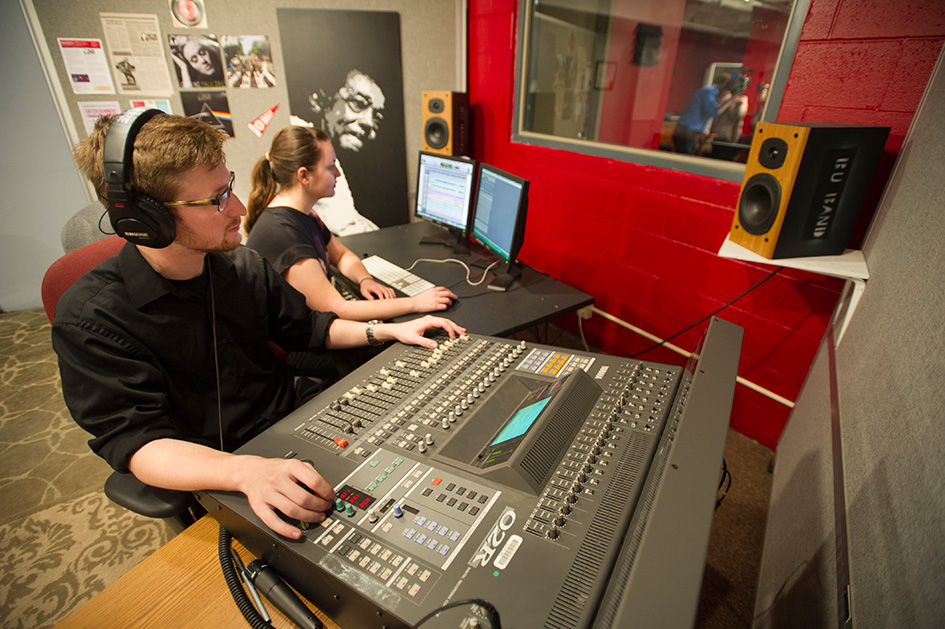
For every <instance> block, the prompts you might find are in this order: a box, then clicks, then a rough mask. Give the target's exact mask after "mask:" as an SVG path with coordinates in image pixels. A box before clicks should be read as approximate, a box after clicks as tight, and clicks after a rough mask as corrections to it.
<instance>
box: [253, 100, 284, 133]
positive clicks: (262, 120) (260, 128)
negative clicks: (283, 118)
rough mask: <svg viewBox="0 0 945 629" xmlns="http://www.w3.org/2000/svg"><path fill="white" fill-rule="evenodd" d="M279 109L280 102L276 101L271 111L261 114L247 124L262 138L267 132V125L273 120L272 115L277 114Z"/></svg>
mask: <svg viewBox="0 0 945 629" xmlns="http://www.w3.org/2000/svg"><path fill="white" fill-rule="evenodd" d="M277 109H279V104H278V103H276V105H275V107H273V108H272V109H270V110H269V111H267V112H265V113H263V114H262V115H261V116H259V117H258V118H256V119H255V120H253V121H252V122H250V123H249V124H247V125H246V126H247V127H249V130H250V131H252V132H253V133H255V134H256V137H258V138H261V137H262V135H263V133H265V132H266V127H268V126H269V123H270V122H272V117H273V116H275V115H276V110H277Z"/></svg>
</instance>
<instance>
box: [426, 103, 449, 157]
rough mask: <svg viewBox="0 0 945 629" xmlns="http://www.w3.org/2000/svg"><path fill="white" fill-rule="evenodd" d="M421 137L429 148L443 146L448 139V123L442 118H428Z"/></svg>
mask: <svg viewBox="0 0 945 629" xmlns="http://www.w3.org/2000/svg"><path fill="white" fill-rule="evenodd" d="M431 109H432V107H431ZM423 137H424V138H425V139H426V143H427V144H428V145H429V146H430V147H431V148H435V149H441V148H444V147H445V146H446V144H447V142H449V139H450V128H449V125H448V124H446V120H444V119H443V118H430V119H429V120H427V124H426V126H425V127H424V129H423Z"/></svg>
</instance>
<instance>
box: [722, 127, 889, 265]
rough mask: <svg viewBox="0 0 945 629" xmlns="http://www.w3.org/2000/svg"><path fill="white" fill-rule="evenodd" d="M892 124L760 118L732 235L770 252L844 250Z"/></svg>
mask: <svg viewBox="0 0 945 629" xmlns="http://www.w3.org/2000/svg"><path fill="white" fill-rule="evenodd" d="M889 131H890V128H889V127H874V126H866V125H855V124H846V123H838V122H784V123H782V122H777V123H775V122H768V123H759V124H758V125H757V126H756V127H755V135H754V138H753V139H752V143H751V150H750V151H749V153H748V162H747V164H746V166H745V178H744V180H743V182H742V190H741V195H740V196H739V199H738V209H737V210H736V212H735V218H734V219H733V221H732V229H731V233H730V236H729V238H730V239H731V241H732V242H734V243H736V244H738V245H741V246H742V247H745V248H746V249H749V250H751V251H753V252H755V253H757V254H758V255H760V256H762V257H765V258H768V259H777V258H799V257H808V256H824V255H839V254H841V253H843V252H844V251H845V250H846V247H847V244H848V243H849V241H850V236H851V235H852V233H853V229H854V227H855V226H856V219H857V216H859V213H860V209H861V207H862V205H863V200H864V198H865V197H866V192H867V189H868V188H869V185H870V181H871V180H872V177H873V173H874V172H875V171H876V166H877V164H878V163H879V159H880V157H881V156H882V152H883V147H884V146H885V144H886V139H887V138H888V137H889Z"/></svg>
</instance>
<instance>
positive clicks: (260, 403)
mask: <svg viewBox="0 0 945 629" xmlns="http://www.w3.org/2000/svg"><path fill="white" fill-rule="evenodd" d="M206 260H207V264H206V265H205V269H204V273H203V275H201V276H199V277H198V278H195V279H193V280H188V281H184V282H174V281H170V280H167V279H166V278H164V277H162V276H161V275H159V274H158V273H157V272H155V271H154V270H153V269H152V268H151V266H150V265H149V264H148V263H147V261H146V260H145V259H144V258H143V257H142V256H141V254H140V252H139V251H138V249H137V248H136V247H135V246H134V245H131V244H126V245H125V246H124V247H123V248H122V250H121V251H120V252H119V253H118V255H116V256H114V257H112V258H109V259H108V260H105V261H104V262H102V263H101V264H99V265H98V266H97V267H95V268H94V269H93V270H92V271H90V272H89V273H88V274H86V275H85V276H83V277H82V278H80V279H79V280H78V281H76V283H75V284H73V286H72V287H71V288H70V289H69V290H68V291H66V293H65V294H64V295H63V297H62V298H61V299H60V301H59V304H58V305H57V307H56V315H55V320H54V323H53V330H52V340H53V348H54V349H55V350H56V353H57V354H58V355H59V370H60V374H61V376H62V390H63V397H64V398H65V400H66V404H67V405H68V407H69V410H70V412H71V413H72V416H73V417H74V418H75V420H76V421H77V422H78V423H79V425H80V426H82V427H83V428H84V429H85V430H87V431H88V432H90V433H91V434H92V435H93V439H91V440H90V441H89V446H90V447H91V448H92V450H93V451H94V452H96V453H97V454H99V455H100V456H102V457H103V458H104V459H105V460H106V461H108V463H109V464H110V465H111V466H112V467H113V468H114V469H116V470H120V471H126V470H127V469H128V461H129V459H130V458H131V455H133V454H134V453H135V452H136V451H137V450H138V449H139V448H140V447H141V446H143V445H145V444H146V443H148V442H150V441H153V440H156V439H162V438H172V439H182V440H186V441H192V442H195V443H200V444H203V445H207V446H210V447H213V448H219V447H220V442H221V436H220V426H219V421H220V420H219V419H218V407H217V364H218V365H219V386H220V400H221V402H222V405H221V409H222V426H223V447H224V449H226V450H228V451H232V450H233V449H235V448H237V447H239V446H240V445H241V444H243V443H245V442H246V441H247V440H249V439H250V438H252V437H254V436H255V435H257V434H259V433H260V432H262V431H263V430H265V429H266V428H268V427H269V426H270V425H272V424H273V423H274V422H276V421H278V420H279V419H281V418H282V417H284V416H285V415H286V414H288V413H289V412H290V411H291V410H292V409H293V408H294V406H295V391H294V386H293V379H292V377H291V376H290V375H289V374H288V372H287V371H286V369H285V366H284V365H283V364H282V363H281V362H280V361H279V360H278V359H277V358H276V356H275V354H274V353H273V352H272V350H271V348H270V346H269V341H270V340H271V341H273V342H274V343H276V344H278V345H279V346H280V347H282V348H283V349H285V350H298V351H307V350H322V349H324V345H325V340H326V338H327V335H328V328H329V326H330V325H331V322H332V321H333V320H334V319H335V318H336V315H334V314H332V313H320V312H315V311H312V310H310V309H309V308H308V306H307V305H306V304H305V298H304V297H303V296H302V295H301V294H300V293H299V292H298V291H296V290H295V289H294V288H292V287H291V286H289V285H288V283H286V282H285V280H284V279H283V278H282V277H280V276H279V275H278V274H277V273H275V272H274V271H273V270H272V268H271V267H270V266H269V265H268V264H266V263H265V262H264V261H263V259H262V258H261V257H260V256H259V255H258V254H256V253H255V252H253V251H251V250H250V249H248V248H246V247H242V246H241V247H239V248H237V249H236V250H235V251H232V252H230V253H226V254H208V255H207V258H206ZM211 287H212V292H211V290H210V289H211ZM211 294H212V298H211ZM214 313H215V316H214ZM214 322H215V326H214ZM214 327H215V336H216V351H217V356H218V360H217V361H215V360H214Z"/></svg>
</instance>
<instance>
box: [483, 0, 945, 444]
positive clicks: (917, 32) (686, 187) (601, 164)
mask: <svg viewBox="0 0 945 629" xmlns="http://www.w3.org/2000/svg"><path fill="white" fill-rule="evenodd" d="M517 7H518V2H517V1H516V0H470V1H469V93H470V101H471V104H472V111H473V123H474V125H473V133H474V156H475V157H476V158H477V159H480V160H484V161H486V162H489V163H491V164H494V165H496V166H498V167H499V168H503V169H506V170H509V171H510V172H513V173H515V174H517V175H520V176H522V177H526V178H528V179H530V180H531V192H530V203H529V215H528V225H527V231H526V240H525V247H524V249H523V251H522V258H523V259H524V260H525V261H526V262H527V263H528V264H530V265H532V266H534V267H536V268H538V269H540V270H542V271H544V272H546V273H549V274H551V275H554V276H555V277H557V278H559V279H561V280H563V281H564V282H567V283H568V284H571V285H573V286H576V287H578V288H580V289H581V290H584V291H585V292H587V293H590V294H591V295H593V296H594V297H595V299H596V306H597V307H598V308H600V309H601V310H604V311H606V312H608V313H610V314H612V315H614V316H616V317H619V318H620V319H623V320H625V321H627V322H630V323H632V324H634V325H636V326H638V327H640V328H642V329H644V330H647V331H649V332H651V333H653V334H656V335H659V336H661V337H666V336H668V335H670V334H673V333H674V332H676V331H677V330H679V329H682V328H684V327H685V326H687V325H689V324H690V323H692V322H694V321H696V320H698V319H700V318H702V317H703V316H705V315H706V314H708V313H709V312H711V311H713V310H715V309H716V308H718V307H719V306H721V305H722V304H724V303H725V302H727V301H728V300H730V299H732V298H733V297H735V296H737V295H738V294H740V293H741V292H742V291H744V290H746V289H747V288H748V287H750V286H751V285H753V284H754V283H755V282H757V281H759V280H761V279H762V278H764V277H765V276H766V275H767V274H768V273H770V272H771V270H772V269H773V267H770V266H767V265H755V264H748V263H742V262H739V261H735V260H729V259H723V258H719V257H718V256H717V255H716V253H717V251H718V249H719V246H720V245H721V243H722V241H723V240H724V239H725V236H726V235H727V234H728V231H729V228H730V226H731V222H732V216H733V213H734V209H735V207H736V203H737V199H738V194H739V188H740V186H739V185H738V184H735V183H731V182H725V181H720V180H716V179H710V178H706V177H699V176H694V175H688V174H682V173H677V172H674V171H670V170H664V169H660V168H653V167H649V166H640V165H636V164H628V163H624V162H620V161H615V160H611V159H605V158H599V157H591V156H586V155H580V154H577V153H572V152H569V151H560V150H554V149H547V148H542V147H535V146H528V145H525V144H519V143H513V142H511V140H510V137H511V130H512V121H511V116H512V83H513V75H514V64H515V39H516V19H517ZM943 41H945V5H943V4H942V3H941V0H915V1H912V2H908V3H902V2H900V1H899V0H811V8H810V11H809V14H808V16H807V19H806V21H805V23H804V27H803V30H802V33H801V42H800V44H799V46H798V49H797V55H796V59H795V63H794V66H793V69H792V71H791V74H790V78H789V81H788V85H787V89H786V93H785V96H784V100H783V105H782V110H781V114H780V116H779V119H780V120H784V121H788V120H837V121H844V122H857V123H864V124H875V125H888V126H890V127H892V134H891V136H890V139H889V142H888V144H887V158H886V160H885V161H884V163H883V165H881V167H880V170H881V172H880V173H878V176H877V178H876V179H877V184H876V185H875V186H874V188H876V190H874V191H873V192H872V193H871V198H872V202H873V203H874V205H875V200H876V199H877V198H878V196H879V192H881V190H882V183H884V182H885V178H886V176H888V173H889V171H890V169H891V166H892V162H893V159H894V156H895V154H896V153H898V151H899V149H900V147H901V145H902V140H903V138H904V136H905V134H906V131H907V130H908V127H909V123H910V122H911V120H912V116H913V113H914V111H915V109H916V106H917V104H918V102H919V99H920V97H921V95H922V92H923V90H924V88H925V84H926V82H927V81H928V77H929V76H930V75H931V70H932V67H933V65H934V63H935V59H936V57H937V55H938V53H939V50H940V49H941V47H942V43H943ZM841 289H842V282H841V281H840V280H836V279H831V278H826V277H822V276H818V275H813V274H808V273H804V272H799V271H790V270H785V271H782V272H781V273H780V274H779V275H777V276H775V277H774V278H773V279H771V280H770V281H768V282H767V283H765V284H764V285H763V286H761V287H760V288H758V289H757V290H755V291H754V292H752V293H751V294H750V295H748V296H747V297H745V298H743V299H741V300H740V301H738V302H737V303H736V304H735V305H734V306H732V307H730V308H728V309H727V310H725V311H724V312H722V313H721V316H722V317H724V318H726V319H728V320H730V321H733V322H734V323H737V324H739V325H741V326H743V327H744V328H745V338H744V344H743V348H742V357H741V363H740V366H739V375H741V376H742V377H744V378H746V379H748V380H750V381H752V382H755V383H756V384H758V385H760V386H762V387H764V388H766V389H768V390H771V391H773V392H775V393H777V394H779V395H781V396H784V397H785V398H787V399H789V400H794V399H795V398H796V397H797V394H798V392H799V391H800V388H801V385H802V384H803V381H804V378H805V377H806V374H807V371H808V369H809V368H810V364H811V361H812V359H813V356H814V353H815V351H816V349H817V347H818V345H819V343H820V339H821V338H822V336H823V332H824V330H825V328H826V325H827V323H828V321H829V318H830V315H831V313H832V311H833V308H834V306H835V304H836V301H837V299H838V297H839V293H840V290H841ZM559 323H560V324H561V325H563V326H564V327H566V328H569V329H571V330H576V318H575V317H574V316H573V315H571V316H567V317H562V318H561V319H560V320H559ZM704 327H705V326H704V324H703V325H700V326H698V327H697V328H694V329H693V330H691V331H689V332H687V333H685V334H683V335H682V336H680V337H678V338H676V339H675V340H674V341H673V343H674V344H676V345H678V346H681V347H684V348H686V349H692V348H693V347H694V345H695V343H696V342H697V340H698V338H699V336H700V335H701V333H702V331H703V330H704ZM584 330H585V334H586V336H587V340H588V342H589V343H591V344H592V345H594V346H597V347H600V348H601V349H603V350H605V351H607V352H609V353H611V354H617V355H629V354H632V353H634V352H637V351H640V350H642V349H645V348H647V347H649V346H650V345H651V343H650V341H648V340H647V339H645V338H642V337H639V336H637V335H635V334H633V333H632V332H630V331H628V330H625V329H624V328H623V327H621V326H618V325H615V324H613V323H610V322H608V321H606V320H604V319H603V318H602V317H596V316H595V317H593V318H592V319H591V320H589V321H586V322H584ZM644 358H646V359H649V360H654V361H659V362H667V363H675V364H679V363H680V362H681V357H680V356H678V355H677V354H674V353H672V352H670V351H669V350H665V349H659V350H656V351H653V352H650V353H648V354H646V355H645V356H644ZM788 415H789V410H788V408H787V407H786V406H784V405H782V404H780V403H777V402H774V401H772V400H770V399H769V398H767V397H764V396H762V395H760V394H758V393H756V392H754V391H752V390H750V389H748V388H747V387H744V386H741V385H739V386H738V387H737V388H736V393H735V404H734V409H733V413H732V426H733V427H734V428H735V429H737V430H739V431H740V432H742V433H743V434H745V435H747V436H748V437H751V438H752V439H756V440H758V441H759V442H761V443H763V444H764V445H766V446H768V447H771V448H774V447H775V446H776V444H777V440H778V438H779V436H780V434H781V431H782V429H783V427H784V423H785V422H786V421H787V418H788Z"/></svg>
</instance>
